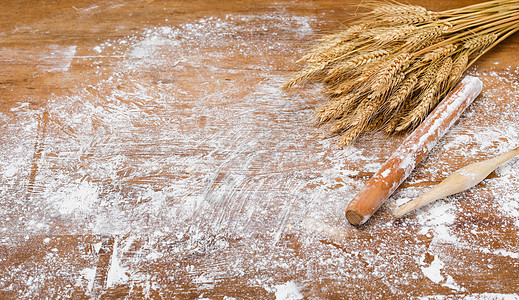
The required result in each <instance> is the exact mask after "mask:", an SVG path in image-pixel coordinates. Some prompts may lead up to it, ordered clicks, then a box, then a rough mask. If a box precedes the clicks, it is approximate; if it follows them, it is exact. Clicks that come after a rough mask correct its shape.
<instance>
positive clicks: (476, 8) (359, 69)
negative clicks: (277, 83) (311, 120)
mask: <svg viewBox="0 0 519 300" xmlns="http://www.w3.org/2000/svg"><path fill="white" fill-rule="evenodd" d="M365 6H367V8H368V9H369V11H368V12H367V13H365V14H363V16H362V17H361V18H360V20H359V21H356V22H354V23H353V24H352V26H350V27H349V28H347V29H346V30H344V31H341V32H338V33H335V34H331V35H327V36H324V37H323V38H322V40H321V42H320V44H318V45H317V46H316V47H314V48H313V49H312V50H311V51H310V53H308V54H307V55H305V56H304V57H303V58H301V59H300V61H301V62H304V63H306V65H305V67H304V68H303V69H302V70H301V71H299V72H298V73H296V74H295V75H294V76H293V77H292V78H291V79H290V80H289V81H288V82H286V83H285V88H290V87H292V86H294V85H297V84H300V83H303V82H306V81H310V80H313V81H317V82H322V83H323V84H324V86H325V91H326V92H327V94H328V95H329V101H328V102H327V103H326V104H324V105H323V106H322V107H320V108H319V109H318V111H317V119H318V122H319V123H320V124H322V125H327V129H328V133H329V134H340V135H341V137H340V139H339V146H343V145H348V144H350V143H352V142H353V141H354V140H355V139H356V138H357V137H358V136H359V135H360V134H362V133H363V132H367V131H373V130H382V131H384V132H386V133H388V134H390V133H395V132H401V131H404V130H408V129H411V128H414V127H416V126H417V125H419V124H420V123H421V122H422V121H423V120H424V118H425V117H426V116H427V115H428V114H429V112H431V110H432V109H433V108H434V107H435V106H436V104H438V102H439V101H440V100H441V99H442V97H443V96H444V95H445V94H447V93H448V92H449V91H450V90H451V89H452V88H453V87H454V86H455V85H456V84H457V83H458V81H459V80H460V78H461V76H462V74H463V72H464V71H465V70H466V69H467V68H468V67H470V66H471V65H472V64H473V63H474V62H475V61H476V60H477V59H478V58H479V57H480V56H481V55H483V54H484V53H485V52H487V51H488V50H489V49H491V48H492V47H494V46H495V45H496V44H498V43H499V42H501V41H502V40H504V39H505V38H507V37H508V36H510V35H511V34H513V33H514V32H516V31H517V30H519V0H513V1H512V0H510V1H506V0H503V1H490V2H485V3H480V4H476V5H471V6H467V7H463V8H458V9H453V10H448V11H442V12H432V11H429V10H427V9H425V8H423V7H421V6H415V5H407V4H400V3H397V2H386V3H368V4H365Z"/></svg>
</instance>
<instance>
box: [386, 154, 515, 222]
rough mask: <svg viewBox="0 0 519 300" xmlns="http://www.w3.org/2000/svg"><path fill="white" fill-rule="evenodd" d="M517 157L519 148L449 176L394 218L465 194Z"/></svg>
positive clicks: (402, 209) (397, 213) (396, 213)
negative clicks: (461, 193)
mask: <svg viewBox="0 0 519 300" xmlns="http://www.w3.org/2000/svg"><path fill="white" fill-rule="evenodd" d="M517 155H519V147H517V148H515V149H513V150H510V151H508V152H506V153H503V154H501V155H499V156H496V157H494V158H491V159H487V160H484V161H482V162H478V163H474V164H470V165H468V166H465V167H463V168H461V169H459V170H458V171H456V172H454V173H452V174H451V175H449V177H447V178H446V179H445V180H443V181H442V182H441V183H440V184H438V185H437V186H436V187H434V188H433V189H431V190H429V191H428V192H427V193H425V194H423V195H422V196H420V197H418V198H416V199H414V200H413V201H409V202H407V203H406V204H404V205H402V206H400V207H398V208H397V209H396V210H395V211H394V212H393V216H394V217H395V218H400V217H402V216H403V215H405V214H407V213H408V212H411V211H413V210H415V209H417V208H419V207H422V206H424V205H426V204H428V203H431V202H433V201H435V200H438V199H441V198H444V197H447V196H450V195H454V194H457V193H459V192H463V191H464V190H467V189H469V188H471V187H473V186H475V185H476V184H478V183H480V182H481V181H483V179H485V178H487V176H488V174H490V173H492V171H494V170H495V169H496V168H497V167H499V166H500V165H502V164H504V163H505V162H507V161H508V160H510V159H511V158H513V157H515V156H517Z"/></svg>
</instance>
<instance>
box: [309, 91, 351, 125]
mask: <svg viewBox="0 0 519 300" xmlns="http://www.w3.org/2000/svg"><path fill="white" fill-rule="evenodd" d="M357 100H358V95H357V94H346V95H343V96H340V97H337V98H336V99H334V100H333V101H330V102H328V103H327V104H325V105H323V106H322V107H321V108H320V109H319V111H318V112H317V117H318V119H319V122H320V123H324V122H326V121H328V120H330V119H336V118H339V117H340V116H342V115H344V114H345V113H346V112H348V111H349V110H350V109H351V108H352V107H354V105H355V103H356V101H357Z"/></svg>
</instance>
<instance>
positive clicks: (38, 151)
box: [25, 111, 49, 201]
mask: <svg viewBox="0 0 519 300" xmlns="http://www.w3.org/2000/svg"><path fill="white" fill-rule="evenodd" d="M37 119H38V128H37V135H36V139H35V141H34V150H33V151H34V152H33V155H32V159H31V166H30V168H31V171H30V173H29V183H28V184H27V193H26V196H25V199H26V200H27V201H31V200H32V194H33V193H34V191H35V187H36V176H37V175H38V169H39V168H40V166H41V164H42V162H43V160H42V153H43V149H44V147H45V135H46V131H47V126H48V123H49V113H48V112H47V111H44V112H43V113H42V114H41V115H40V116H37Z"/></svg>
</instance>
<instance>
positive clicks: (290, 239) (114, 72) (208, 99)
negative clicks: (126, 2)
mask: <svg viewBox="0 0 519 300" xmlns="http://www.w3.org/2000/svg"><path fill="white" fill-rule="evenodd" d="M315 22H316V20H315V19H313V18H310V17H300V16H296V15H291V14H288V13H285V12H283V11H281V12H273V13H268V14H260V15H238V14H236V15H227V16H224V17H205V18H200V19H197V20H192V21H190V22H186V23H184V24H180V25H176V26H171V27H169V26H160V27H151V28H147V29H144V30H143V31H142V34H138V35H133V36H128V37H123V38H119V39H112V40H106V41H103V42H100V43H98V44H95V45H93V46H92V47H91V49H89V51H90V52H91V54H92V57H91V58H87V57H85V58H82V59H84V61H83V62H84V63H85V64H91V65H92V66H94V67H95V70H94V71H93V72H94V73H95V74H96V76H98V79H99V80H98V81H96V82H91V83H88V84H84V85H81V84H80V85H78V86H77V87H76V88H75V89H74V90H73V92H71V93H68V94H64V95H53V96H52V97H51V98H50V99H48V102H47V105H46V107H45V109H41V110H31V108H30V107H29V106H30V105H28V104H25V103H18V105H17V106H16V107H14V108H13V109H12V110H11V111H10V112H2V113H0V122H1V125H2V126H5V127H6V128H7V129H8V130H7V132H9V134H8V135H5V136H2V137H0V141H1V142H2V146H1V147H0V170H1V173H0V199H1V200H0V204H2V205H1V207H7V204H9V209H8V210H7V209H5V208H0V214H1V216H2V218H3V219H4V220H5V224H2V225H0V230H2V231H3V232H11V233H18V234H20V236H17V237H13V236H7V237H5V238H2V239H0V244H2V245H7V246H6V247H9V246H11V245H21V244H22V243H24V242H27V241H29V240H30V239H31V238H33V237H34V236H39V235H48V237H46V239H45V240H44V245H47V246H45V247H48V248H49V249H55V251H52V250H49V251H48V253H44V255H45V257H46V258H45V262H47V263H48V266H46V267H45V268H46V269H44V270H43V271H39V272H36V271H34V270H35V268H34V266H33V265H31V264H30V263H24V264H20V265H19V266H18V267H17V268H13V269H11V270H8V271H7V272H4V273H3V275H5V276H3V278H2V279H0V289H2V290H17V289H18V290H20V291H21V292H20V295H21V297H25V298H30V297H34V296H35V295H36V296H37V295H38V293H39V292H40V291H41V290H43V289H44V288H45V284H44V283H45V281H46V280H49V278H54V277H53V276H58V275H53V274H57V273H59V276H61V277H60V278H67V279H70V281H72V282H74V284H75V286H70V287H63V289H64V292H63V294H66V292H68V293H72V291H73V290H78V289H83V290H84V291H85V293H86V294H88V295H94V294H95V293H96V291H98V290H99V289H103V288H104V289H114V288H117V287H119V286H125V285H129V286H131V287H132V291H139V290H142V291H145V294H147V295H160V293H161V290H163V289H166V288H171V287H173V288H175V289H176V290H178V291H180V292H185V293H186V295H188V293H189V292H192V291H196V292H197V293H198V294H199V295H210V294H211V291H216V290H218V288H219V287H221V286H225V285H226V284H236V282H238V283H237V285H240V286H243V287H244V288H245V287H246V288H250V289H251V291H253V292H257V293H258V294H262V293H263V294H265V293H267V294H268V295H269V296H270V297H271V298H272V297H276V299H302V298H304V297H305V296H306V295H304V294H305V293H306V292H307V291H306V288H307V287H311V286H312V285H313V284H315V282H317V281H320V280H323V281H326V282H333V283H334V285H336V286H340V287H341V289H343V292H344V291H345V292H344V293H345V294H342V296H344V297H346V298H347V297H348V296H350V295H351V294H347V292H348V291H358V292H360V293H364V294H365V295H371V296H373V297H382V296H383V295H385V294H386V295H387V294H392V295H400V296H408V294H407V291H408V289H409V286H415V285H419V284H423V282H427V283H428V284H434V285H439V286H441V287H442V288H447V289H448V290H451V291H452V293H458V292H459V293H463V292H464V291H465V288H464V286H463V285H464V283H463V282H456V278H459V276H456V275H459V274H454V273H453V272H454V271H453V269H454V268H452V267H451V266H458V267H459V270H460V271H459V272H467V268H466V266H465V265H464V264H463V262H461V261H460V260H459V259H458V257H456V256H455V254H450V253H459V252H463V251H467V252H468V253H469V254H475V255H486V256H491V257H499V258H500V259H504V260H506V261H507V262H514V261H516V260H517V259H518V257H519V253H518V252H517V249H514V248H513V247H512V246H513V244H512V242H509V243H507V242H506V241H499V247H498V248H495V247H494V248H493V246H492V245H489V244H475V243H474V242H473V240H470V238H469V237H468V236H469V235H468V234H467V232H472V231H473V232H476V234H479V232H480V231H483V232H484V231H485V230H486V229H485V228H480V227H478V226H480V225H478V223H475V225H472V227H469V228H467V227H464V225H463V224H465V221H466V220H467V218H470V216H471V214H472V215H474V216H475V215H478V214H481V212H482V211H483V210H485V209H492V210H493V211H495V212H496V213H498V214H500V217H503V218H504V219H505V220H507V222H509V223H506V224H507V225H512V226H515V227H517V228H519V212H518V210H519V195H518V194H517V193H518V192H517V190H519V185H518V184H519V182H518V178H519V176H518V175H519V174H518V170H519V168H518V164H519V162H518V160H517V159H515V160H511V161H510V162H509V163H507V164H506V165H505V166H503V167H501V168H499V169H498V171H497V172H496V176H495V177H492V178H489V179H487V180H486V181H485V185H484V186H483V187H477V188H476V189H474V190H473V191H471V192H469V194H468V195H470V196H471V197H472V198H470V199H469V200H467V199H466V198H467V197H465V196H452V197H449V198H447V199H445V200H442V201H438V202H436V203H434V204H432V205H429V206H427V207H424V208H422V209H420V210H418V211H417V212H416V213H414V214H413V215H412V216H410V217H409V218H407V219H405V220H404V221H401V223H395V222H394V221H393V220H392V219H391V218H390V217H389V209H388V208H391V207H392V206H394V205H396V204H401V203H403V202H405V201H407V200H410V199H412V198H414V197H416V196H418V195H420V194H422V193H423V192H425V191H426V190H427V189H428V188H430V185H427V184H426V185H423V183H427V182H428V181H429V180H431V178H435V179H438V178H444V177H446V176H447V175H448V174H449V173H450V172H452V171H454V170H455V169H457V167H459V166H446V165H444V164H443V163H442V162H443V161H445V158H446V157H448V156H456V157H459V160H460V163H469V162H474V161H475V160H478V159H482V158H486V157H487V155H488V156H493V155H495V154H498V153H501V152H504V151H505V150H509V149H511V148H513V147H516V146H517V141H518V137H519V125H517V122H516V120H517V119H518V118H519V112H518V111H517V110H515V109H514V108H515V104H516V103H517V101H518V100H519V99H518V97H519V96H518V95H516V91H517V87H518V85H519V83H518V82H517V80H516V79H515V78H517V76H516V75H517V73H518V72H517V70H506V72H500V73H499V72H494V73H493V72H487V73H475V72H473V75H476V76H480V77H481V78H482V80H483V82H484V83H483V84H484V91H483V95H482V97H480V98H478V99H477V100H476V102H475V103H474V104H473V105H472V106H471V107H470V108H469V109H468V111H467V112H466V113H465V114H464V116H463V117H462V118H461V120H460V121H459V122H458V124H457V125H456V126H454V127H453V128H452V129H451V130H450V131H449V132H448V133H447V135H446V136H445V137H444V138H443V139H442V140H441V141H440V142H439V144H438V145H437V146H436V147H435V148H434V149H433V150H432V151H431V153H430V155H429V156H428V158H427V159H426V160H425V161H424V162H423V163H422V164H421V165H420V166H419V167H418V168H417V169H416V170H415V171H414V172H413V173H412V174H411V177H410V178H409V179H408V180H407V181H406V183H407V186H404V187H402V188H401V189H399V190H397V192H396V193H395V195H394V196H393V197H392V198H391V199H390V200H389V202H388V204H387V205H386V206H385V207H384V208H383V210H382V211H381V213H380V214H378V215H376V216H375V217H374V218H373V219H374V220H373V221H372V223H369V222H368V223H369V224H368V226H367V228H365V229H363V230H358V229H356V228H352V227H349V226H348V225H347V222H346V221H345V219H344V217H343V213H344V208H345V206H346V205H347V202H348V201H349V199H351V198H352V197H353V195H354V194H355V192H356V191H358V190H359V189H360V188H361V187H362V185H363V183H364V182H365V181H366V180H367V178H369V176H370V175H372V174H373V173H374V172H376V171H377V170H378V169H379V167H380V166H381V165H382V163H383V162H384V161H385V158H386V157H388V156H389V155H390V154H391V151H392V149H394V148H391V147H393V146H395V145H396V144H397V143H395V142H394V140H393V139H388V138H384V137H379V136H377V137H363V138H361V139H360V143H358V144H357V145H356V146H353V147H350V148H346V149H336V148H334V146H333V145H334V144H335V141H334V140H330V139H328V140H322V141H321V140H318V139H317V136H318V133H317V129H315V128H314V127H313V126H312V125H311V121H312V116H313V108H314V107H315V106H316V105H317V102H318V100H316V99H315V98H319V97H320V96H319V93H318V87H315V88H314V89H313V90H312V91H311V93H309V94H304V92H300V93H293V94H290V93H286V92H284V91H282V90H281V89H280V88H279V87H280V86H281V84H282V82H283V81H284V80H285V79H286V76H287V75H288V73H287V72H284V71H280V70H283V69H286V68H288V66H290V65H291V64H292V63H293V62H292V60H291V59H290V62H287V60H289V59H286V57H289V58H294V57H299V56H300V55H301V54H302V53H303V52H304V51H305V50H306V49H302V46H301V44H300V43H297V40H298V39H305V38H307V39H313V38H314V36H313V35H314V32H313V29H312V28H313V26H314V25H315ZM269 32H274V33H276V35H274V36H272V37H271V38H264V39H258V40H253V41H251V40H250V39H248V38H247V37H250V36H264V35H265V33H269ZM65 50H66V51H62V52H60V53H58V54H56V57H57V56H58V55H61V57H66V58H67V59H63V60H62V61H63V63H60V64H59V65H57V68H59V70H54V71H59V72H67V71H69V70H70V69H71V68H70V64H71V62H72V59H73V56H74V55H75V54H74V53H75V52H76V51H79V50H83V49H76V48H75V47H74V46H71V47H69V48H66V49H65ZM251 57H254V58H256V59H250V58H251ZM280 57H282V58H284V59H285V60H284V61H280ZM105 58H116V59H117V63H115V66H113V69H109V68H108V69H107V68H106V67H104V66H103V64H104V63H105V61H103V59H105ZM258 58H261V59H258ZM236 62H239V64H240V65H241V66H242V67H241V68H236V67H235V66H236V65H237V64H236ZM500 83H502V84H504V85H505V86H511V87H512V88H510V90H503V89H502V87H501V85H500ZM310 89H312V87H310ZM309 95H311V96H309ZM495 95H504V96H503V99H497V98H496V96H495ZM27 103H28V102H27ZM506 103H508V104H506ZM487 119H488V120H492V122H491V124H486V123H485V122H486V121H485V120H487ZM476 124H477V125H476ZM43 128H45V129H43ZM149 128H153V129H154V130H150V129H149ZM396 139H398V138H396ZM386 145H390V146H391V147H385V146H386ZM358 166H362V169H359V168H358ZM27 178H32V179H30V180H27ZM479 191H482V193H479ZM485 195H487V196H485ZM488 199H496V200H495V202H492V203H488ZM462 201H465V202H462ZM467 201H472V202H473V203H470V204H469V203H467ZM466 223H467V224H470V223H469V222H466ZM467 226H468V225H467ZM388 228H391V229H392V231H391V232H393V234H394V240H393V239H390V240H387V237H385V236H381V235H382V234H383V233H384V232H387V230H388ZM51 233H52V234H51ZM413 234H414V235H413ZM60 235H62V236H81V235H85V236H90V235H94V236H95V237H96V238H93V239H90V240H88V239H87V240H85V242H84V244H86V245H88V247H87V246H85V248H87V250H85V249H82V248H81V249H78V250H77V251H78V253H80V254H77V255H76V256H73V255H71V256H70V257H66V256H64V255H62V253H61V252H60V249H61V248H60V244H59V243H60V241H59V239H60V238H61V237H60ZM106 237H113V239H112V240H111V242H110V239H108V238H106ZM265 241H268V242H267V243H265ZM374 242H376V243H377V244H379V245H381V248H380V249H373V247H372V244H373V243H374ZM78 248H80V247H78ZM42 249H46V248H42ZM88 249H90V250H88ZM106 249H110V250H106ZM106 251H108V252H109V253H110V257H109V259H107V260H106V261H107V262H106V268H107V270H106V274H105V275H106V278H105V279H104V281H100V280H99V272H101V271H100V268H98V267H97V263H98V261H99V259H100V257H102V255H105V254H104V253H106ZM85 253H88V254H85ZM463 253H465V252H463ZM465 254H466V253H465ZM431 257H432V259H431ZM71 260H73V261H79V262H81V263H77V264H76V263H71V262H70V261H71ZM487 266H488V264H487V263H486V262H478V263H476V262H475V263H474V265H473V266H471V272H474V273H477V272H484V271H488V269H486V268H487ZM153 268H156V269H158V268H164V270H168V272H165V273H167V276H165V275H164V274H156V273H153V272H151V271H150V270H152V269H153ZM301 274H304V275H301ZM13 278H18V279H19V280H18V281H17V282H22V283H18V284H17V285H9V286H8V284H7V283H8V282H12V280H13ZM233 280H237V281H233ZM240 280H241V281H240ZM366 282H379V283H381V285H383V287H384V288H383V289H381V290H369V287H366V286H365V283H366ZM65 291H66V292H65ZM325 292H330V294H332V295H333V292H336V291H325ZM325 292H323V293H325ZM494 292H497V291H494ZM154 293H155V294H154ZM482 295H483V294H482ZM488 295H494V294H492V293H488ZM495 295H503V296H506V295H507V294H495ZM413 296H416V297H420V296H424V295H423V294H414V295H413ZM223 297H225V295H224V296H223ZM227 298H228V299H230V298H231V297H227Z"/></svg>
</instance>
